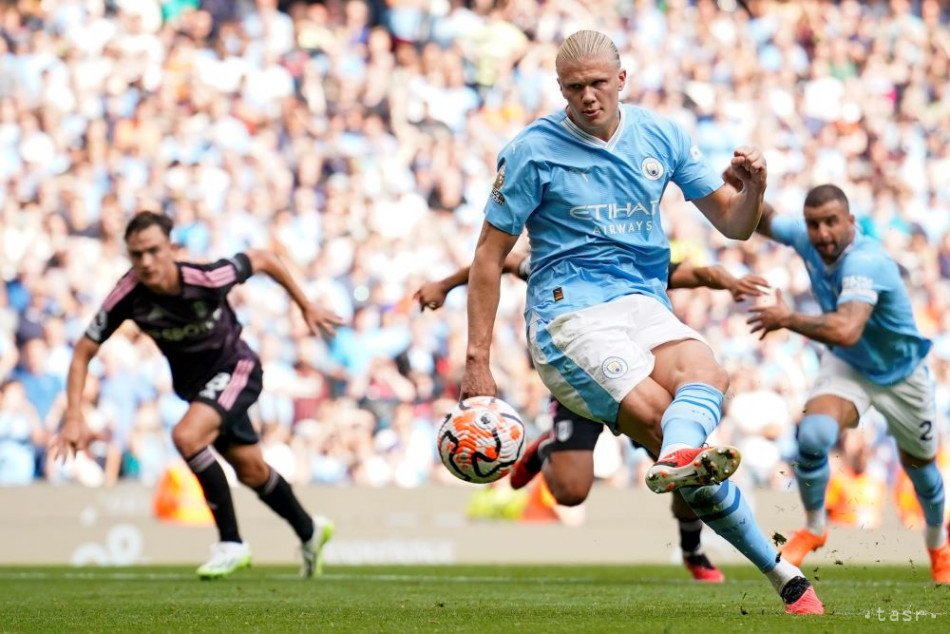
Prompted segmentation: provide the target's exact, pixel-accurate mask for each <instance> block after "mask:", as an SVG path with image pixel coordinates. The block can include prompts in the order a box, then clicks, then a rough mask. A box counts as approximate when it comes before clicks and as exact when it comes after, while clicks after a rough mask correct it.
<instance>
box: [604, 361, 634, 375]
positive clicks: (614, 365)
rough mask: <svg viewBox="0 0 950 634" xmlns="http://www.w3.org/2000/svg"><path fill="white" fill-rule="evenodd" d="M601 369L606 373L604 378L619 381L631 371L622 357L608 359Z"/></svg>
mask: <svg viewBox="0 0 950 634" xmlns="http://www.w3.org/2000/svg"><path fill="white" fill-rule="evenodd" d="M600 367H601V370H603V371H604V376H605V377H607V378H608V379H619V378H620V377H622V376H623V375H624V374H626V373H627V370H629V369H630V366H628V365H627V362H626V361H624V360H623V359H621V358H620V357H607V358H606V359H604V363H603V365H602V366H600Z"/></svg>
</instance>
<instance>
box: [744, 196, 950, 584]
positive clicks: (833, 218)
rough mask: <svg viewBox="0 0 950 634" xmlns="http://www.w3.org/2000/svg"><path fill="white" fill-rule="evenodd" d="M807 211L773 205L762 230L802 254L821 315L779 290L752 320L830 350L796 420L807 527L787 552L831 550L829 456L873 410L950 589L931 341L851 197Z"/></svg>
mask: <svg viewBox="0 0 950 634" xmlns="http://www.w3.org/2000/svg"><path fill="white" fill-rule="evenodd" d="M736 185H739V184H738V183H736ZM804 207H805V209H804V218H801V217H799V218H792V217H789V216H779V215H776V214H775V211H774V209H772V208H771V207H770V206H768V205H766V206H765V211H764V213H763V215H762V219H761V220H760V221H759V227H758V231H759V232H760V233H762V234H763V235H765V236H768V237H770V238H772V239H773V240H775V241H777V242H780V243H781V244H785V245H788V246H791V247H792V248H794V249H795V251H796V252H797V253H798V255H800V256H801V257H802V259H803V260H804V261H805V268H806V269H807V270H808V276H809V278H810V279H811V286H812V291H813V292H814V294H815V297H816V299H817V300H818V303H819V304H820V305H821V310H822V314H820V315H803V314H800V313H796V312H794V311H792V310H791V309H790V308H789V307H788V305H787V304H786V303H785V302H784V301H783V300H782V297H781V292H780V291H779V292H777V294H776V301H775V303H774V304H773V305H771V306H767V307H766V306H760V307H756V308H753V309H752V311H753V312H754V315H753V316H752V317H751V318H750V319H749V323H750V324H752V331H753V332H761V333H762V336H765V335H766V334H767V333H769V332H772V331H773V330H778V329H780V328H787V329H788V330H792V331H794V332H797V333H799V334H802V335H804V336H806V337H808V338H809V339H814V340H815V341H820V342H821V343H824V344H826V345H827V346H828V349H827V350H826V351H825V352H824V354H823V355H822V357H821V366H820V369H819V373H818V378H817V380H816V381H815V385H814V387H813V388H812V390H811V393H810V394H809V397H808V401H807V403H806V404H805V414H804V417H803V418H802V420H801V422H799V424H798V457H797V459H796V461H795V477H796V479H797V480H798V488H799V493H800V495H801V498H802V504H803V505H804V507H805V515H806V525H805V528H803V529H801V530H799V531H796V532H795V533H794V535H793V536H792V537H791V539H789V541H788V543H786V544H785V546H784V548H783V549H782V556H783V557H784V558H785V559H787V560H788V561H790V562H792V563H794V564H795V565H799V564H800V563H801V561H802V560H803V559H804V558H805V556H806V555H807V554H808V553H810V552H812V551H813V550H816V549H818V548H820V547H821V546H824V545H825V542H826V541H827V539H828V533H827V531H826V529H825V489H826V488H827V486H828V478H829V475H830V468H829V466H828V452H829V451H830V450H831V448H832V447H833V446H834V445H835V443H836V442H837V440H838V435H839V433H840V431H841V430H842V429H846V428H848V427H854V426H855V425H857V424H858V420H859V418H860V416H861V414H863V413H864V412H865V411H866V410H867V409H868V408H869V407H871V406H872V405H873V406H874V408H875V409H877V410H878V411H879V412H880V413H881V414H882V415H883V416H884V418H885V419H886V420H887V426H888V430H889V431H890V433H891V435H893V436H894V439H895V440H896V441H897V447H898V449H899V451H900V461H901V465H903V467H904V470H905V471H906V472H907V475H908V477H910V480H911V482H913V483H914V491H915V492H916V493H917V499H918V500H919V501H920V506H921V508H922V509H923V511H924V518H925V520H926V525H927V526H926V529H925V541H926V545H927V551H928V553H929V554H930V561H931V567H930V571H931V575H932V577H933V580H934V581H936V582H937V583H941V584H945V583H950V545H948V542H947V528H946V527H945V526H944V523H943V522H944V510H943V509H944V486H943V479H942V478H941V476H940V471H939V470H938V468H937V465H936V464H935V463H934V456H935V455H936V453H937V441H938V439H937V433H936V429H934V425H935V423H936V411H935V406H934V383H933V379H932V378H931V377H930V372H929V369H928V367H927V363H926V361H925V360H924V359H925V358H926V356H927V353H928V352H930V348H931V342H930V340H928V339H926V338H925V337H923V336H922V335H921V334H920V332H919V331H918V330H917V325H916V324H915V322H914V313H913V310H912V309H911V304H910V298H909V297H908V295H907V289H906V288H905V287H904V282H903V280H901V277H900V272H899V271H898V268H897V264H896V263H895V262H894V261H893V260H892V259H891V258H890V256H888V255H887V253H886V252H885V251H884V249H883V247H882V246H881V245H880V244H879V243H878V242H876V241H875V240H872V239H870V238H868V237H866V236H864V235H861V234H860V233H858V231H857V230H856V228H855V224H854V216H853V215H851V212H850V210H849V207H848V199H847V197H846V196H845V194H844V192H843V191H842V190H841V189H840V188H838V187H836V186H835V185H820V186H818V187H815V188H814V189H812V190H811V191H809V192H808V195H807V196H806V197H805V205H804Z"/></svg>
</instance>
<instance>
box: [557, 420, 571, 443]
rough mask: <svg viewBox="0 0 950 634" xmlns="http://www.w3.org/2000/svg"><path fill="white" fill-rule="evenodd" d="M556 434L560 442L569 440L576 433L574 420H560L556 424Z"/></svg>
mask: <svg viewBox="0 0 950 634" xmlns="http://www.w3.org/2000/svg"><path fill="white" fill-rule="evenodd" d="M554 435H555V436H556V437H557V441H558V442H567V441H568V440H570V439H571V436H572V435H574V421H572V420H570V419H567V420H559V421H557V422H556V423H555V424H554Z"/></svg>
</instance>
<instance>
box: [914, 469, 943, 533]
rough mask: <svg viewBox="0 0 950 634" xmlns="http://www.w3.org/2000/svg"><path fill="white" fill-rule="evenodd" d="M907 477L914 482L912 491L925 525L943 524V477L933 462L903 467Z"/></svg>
mask: <svg viewBox="0 0 950 634" xmlns="http://www.w3.org/2000/svg"><path fill="white" fill-rule="evenodd" d="M904 471H906V472H907V477H909V478H910V481H911V482H913V483H914V492H915V493H916V494H917V500H918V501H919V502H920V508H922V509H923V510H924V520H925V521H926V522H927V526H943V504H944V502H943V497H944V494H943V478H942V477H941V476H940V470H939V469H937V465H936V463H934V462H931V463H930V464H925V465H924V466H922V467H917V468H916V469H914V468H908V467H904Z"/></svg>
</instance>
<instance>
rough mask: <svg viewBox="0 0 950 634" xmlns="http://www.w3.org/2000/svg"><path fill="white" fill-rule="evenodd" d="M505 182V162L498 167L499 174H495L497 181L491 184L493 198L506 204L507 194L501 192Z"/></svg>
mask: <svg viewBox="0 0 950 634" xmlns="http://www.w3.org/2000/svg"><path fill="white" fill-rule="evenodd" d="M504 184H505V164H504V163H502V164H501V166H500V167H499V168H498V175H497V176H495V182H494V183H493V184H492V186H491V199H492V200H494V201H495V202H496V203H498V204H499V205H504V204H505V195H504V194H502V193H501V188H502V186H503V185H504Z"/></svg>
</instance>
